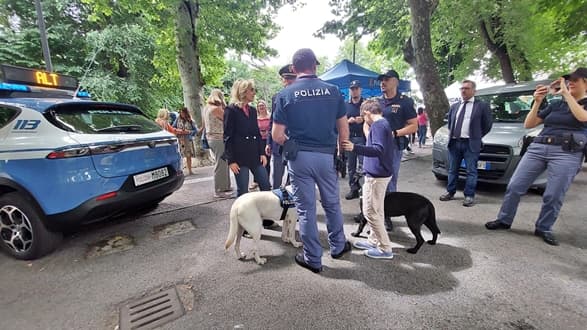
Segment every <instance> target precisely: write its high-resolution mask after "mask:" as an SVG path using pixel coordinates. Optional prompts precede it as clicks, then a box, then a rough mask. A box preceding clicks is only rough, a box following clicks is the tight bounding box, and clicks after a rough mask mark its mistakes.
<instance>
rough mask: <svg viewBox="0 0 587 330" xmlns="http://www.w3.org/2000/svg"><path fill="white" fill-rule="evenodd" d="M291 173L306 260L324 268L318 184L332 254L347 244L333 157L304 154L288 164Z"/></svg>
mask: <svg viewBox="0 0 587 330" xmlns="http://www.w3.org/2000/svg"><path fill="white" fill-rule="evenodd" d="M288 171H289V175H290V180H291V185H292V188H293V197H294V202H295V205H296V209H297V213H298V220H299V222H300V238H301V239H302V243H303V244H304V248H303V250H304V260H305V261H306V262H307V263H308V264H310V265H311V266H312V267H320V266H321V265H322V245H321V244H320V234H319V233H318V223H317V222H316V188H315V186H316V185H318V190H319V191H320V200H321V203H322V208H323V209H324V212H325V213H326V230H327V231H328V243H329V244H330V253H331V254H338V253H340V252H341V251H342V250H343V249H344V244H345V242H346V238H345V235H344V228H343V218H342V211H341V208H340V197H339V191H338V176H337V173H336V169H335V167H334V158H333V155H332V154H325V153H320V152H308V151H300V152H298V155H297V158H296V160H293V161H289V162H288Z"/></svg>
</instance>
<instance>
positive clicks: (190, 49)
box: [175, 0, 210, 167]
mask: <svg viewBox="0 0 587 330" xmlns="http://www.w3.org/2000/svg"><path fill="white" fill-rule="evenodd" d="M198 11H199V1H197V0H182V1H179V3H178V5H177V18H176V26H175V34H176V40H175V42H176V47H177V66H178V68H179V76H180V78H181V85H182V89H183V102H184V104H185V106H186V107H187V108H188V110H189V111H190V112H191V114H192V116H193V118H194V120H195V122H196V124H197V125H198V127H199V128H200V132H201V131H202V127H203V125H202V108H203V107H202V85H203V82H202V73H201V71H200V52H199V50H198V34H197V32H198V30H197V24H198ZM200 132H199V133H198V137H199V136H201V133H200ZM195 147H196V162H195V164H194V166H196V167H197V166H201V165H208V164H210V161H209V156H208V153H207V152H205V151H204V150H202V146H201V144H200V143H199V138H196V140H195Z"/></svg>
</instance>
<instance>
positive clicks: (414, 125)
mask: <svg viewBox="0 0 587 330" xmlns="http://www.w3.org/2000/svg"><path fill="white" fill-rule="evenodd" d="M377 79H378V80H379V81H380V85H379V87H380V88H381V93H382V94H383V95H381V97H380V98H379V103H380V104H381V108H382V109H383V117H384V118H385V119H387V121H388V122H389V126H390V127H391V129H392V130H393V136H394V137H395V141H396V143H397V144H398V147H399V148H397V149H395V153H396V154H395V155H394V157H393V164H391V166H392V175H391V181H390V182H389V185H388V186H387V191H389V192H394V191H397V179H398V175H399V167H400V164H401V161H402V151H403V150H404V149H406V148H407V146H408V137H409V136H410V135H411V134H412V133H415V132H416V131H417V130H418V119H417V118H416V117H417V113H416V109H415V108H414V100H412V99H411V98H410V97H408V96H405V95H402V94H399V93H398V90H397V88H398V85H399V74H398V73H397V71H395V70H389V71H387V72H385V73H383V74H380V75H379V77H377ZM385 227H386V228H387V230H388V231H391V229H392V224H391V219H390V218H389V217H386V218H385Z"/></svg>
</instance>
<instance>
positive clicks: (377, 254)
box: [365, 248, 393, 259]
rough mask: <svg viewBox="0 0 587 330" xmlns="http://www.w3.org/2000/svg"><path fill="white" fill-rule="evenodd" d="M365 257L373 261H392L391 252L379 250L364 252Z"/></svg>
mask: <svg viewBox="0 0 587 330" xmlns="http://www.w3.org/2000/svg"><path fill="white" fill-rule="evenodd" d="M365 255H366V256H367V257H369V258H373V259H393V252H391V251H389V252H385V251H383V250H380V249H379V248H374V249H369V250H367V251H365Z"/></svg>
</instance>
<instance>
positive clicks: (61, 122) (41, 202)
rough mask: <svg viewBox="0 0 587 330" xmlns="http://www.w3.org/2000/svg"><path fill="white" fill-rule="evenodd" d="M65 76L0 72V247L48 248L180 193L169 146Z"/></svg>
mask: <svg viewBox="0 0 587 330" xmlns="http://www.w3.org/2000/svg"><path fill="white" fill-rule="evenodd" d="M77 89H78V82H77V80H76V79H75V78H74V77H70V76H65V75H59V74H55V73H48V72H44V71H38V70H31V69H26V68H20V67H15V66H9V65H0V246H1V247H2V248H3V250H5V251H7V252H8V253H9V254H11V255H12V256H14V257H15V258H18V259H26V260H28V259H35V258H38V257H41V256H43V255H45V254H47V253H49V252H51V251H52V250H53V249H55V248H56V247H57V245H58V243H59V241H60V238H61V232H62V231H63V230H64V229H66V228H71V227H72V226H76V225H80V224H83V223H87V222H93V221H97V220H101V219H105V218H108V217H111V216H113V215H117V214H121V213H124V212H125V211H130V210H133V209H137V208H142V207H145V206H149V205H156V204H158V203H159V202H161V201H162V200H163V199H164V198H165V197H167V196H169V195H170V194H171V193H172V192H174V191H175V190H177V189H179V188H180V187H181V185H182V184H183V180H184V177H183V171H182V169H181V156H180V154H179V150H178V143H177V139H176V138H175V137H174V136H173V135H171V134H169V133H168V132H165V131H162V130H161V128H160V127H159V126H158V125H157V124H155V123H154V122H153V121H152V120H150V119H149V118H147V117H146V116H145V115H144V114H143V112H142V111H141V110H140V109H138V108H137V107H135V106H132V105H127V104H119V103H108V102H95V101H91V100H90V99H89V95H88V93H86V92H81V93H79V92H78V90H77Z"/></svg>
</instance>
